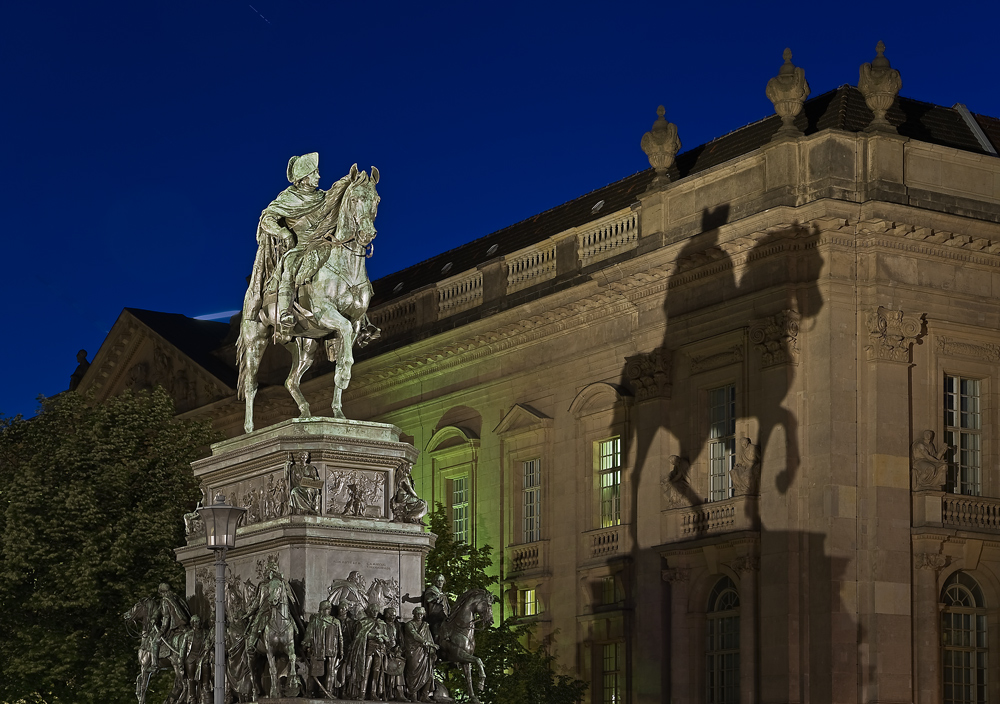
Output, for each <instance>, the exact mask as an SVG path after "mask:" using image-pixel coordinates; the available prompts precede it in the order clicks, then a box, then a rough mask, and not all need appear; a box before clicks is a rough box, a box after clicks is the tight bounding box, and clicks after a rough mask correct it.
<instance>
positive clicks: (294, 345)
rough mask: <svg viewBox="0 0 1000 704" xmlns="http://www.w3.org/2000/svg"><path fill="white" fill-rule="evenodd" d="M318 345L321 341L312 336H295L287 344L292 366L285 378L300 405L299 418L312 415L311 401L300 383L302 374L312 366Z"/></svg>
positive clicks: (286, 347)
mask: <svg viewBox="0 0 1000 704" xmlns="http://www.w3.org/2000/svg"><path fill="white" fill-rule="evenodd" d="M318 346H319V343H318V342H317V341H316V340H313V339H312V338H310V337H295V338H292V341H291V342H289V343H288V344H286V345H285V349H287V350H288V351H289V352H291V354H292V368H291V370H290V371H289V372H288V378H287V379H285V388H286V389H288V393H290V394H291V395H292V398H293V399H294V400H295V405H296V406H298V407H299V418H308V417H310V416H311V415H312V412H311V411H310V410H309V402H308V401H306V397H305V396H303V395H302V390H301V389H300V388H299V384H300V383H301V382H302V375H303V374H305V373H306V371H308V370H309V367H311V366H312V363H313V356H314V355H315V354H316V348H317V347H318Z"/></svg>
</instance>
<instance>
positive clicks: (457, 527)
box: [451, 476, 469, 543]
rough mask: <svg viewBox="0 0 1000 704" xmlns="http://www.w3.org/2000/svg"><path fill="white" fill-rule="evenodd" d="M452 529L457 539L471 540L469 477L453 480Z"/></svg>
mask: <svg viewBox="0 0 1000 704" xmlns="http://www.w3.org/2000/svg"><path fill="white" fill-rule="evenodd" d="M451 530H452V533H453V534H454V536H455V540H456V541H457V542H460V543H467V542H469V477H468V476H462V477H455V478H454V479H452V480H451Z"/></svg>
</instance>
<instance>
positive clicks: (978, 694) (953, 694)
mask: <svg viewBox="0 0 1000 704" xmlns="http://www.w3.org/2000/svg"><path fill="white" fill-rule="evenodd" d="M941 601H942V602H944V610H943V611H942V612H941V640H942V644H943V649H944V653H943V655H944V702H945V704H986V701H987V699H986V697H987V695H986V686H987V679H986V670H987V666H988V662H989V653H988V652H987V646H986V642H987V641H986V600H985V599H983V590H982V589H980V588H979V584H977V583H976V580H974V579H973V578H972V577H970V576H969V575H968V574H966V573H965V572H956V573H955V574H953V575H951V576H950V577H949V578H948V581H947V582H945V585H944V590H943V592H942V594H941Z"/></svg>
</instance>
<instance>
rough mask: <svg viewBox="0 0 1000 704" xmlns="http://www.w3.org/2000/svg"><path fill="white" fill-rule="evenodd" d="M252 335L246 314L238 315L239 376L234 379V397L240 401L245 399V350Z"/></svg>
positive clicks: (237, 358)
mask: <svg viewBox="0 0 1000 704" xmlns="http://www.w3.org/2000/svg"><path fill="white" fill-rule="evenodd" d="M252 336H253V327H252V324H248V321H247V316H246V315H243V316H241V317H240V336H239V339H237V340H236V368H237V369H239V377H238V378H237V380H236V398H237V399H238V400H240V401H243V400H245V399H246V391H245V390H244V389H245V386H246V381H247V373H248V369H247V350H248V349H249V347H250V339H251V337H252Z"/></svg>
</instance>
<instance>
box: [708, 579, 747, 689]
mask: <svg viewBox="0 0 1000 704" xmlns="http://www.w3.org/2000/svg"><path fill="white" fill-rule="evenodd" d="M733 598H735V603H733V601H732V600H733ZM724 599H728V602H724ZM720 606H724V607H725V608H720ZM705 626H706V628H705V689H704V692H705V701H706V702H707V704H739V701H740V677H741V675H740V665H741V663H740V593H739V586H738V585H737V584H736V583H735V582H734V581H733V580H732V579H731V578H730V577H729V576H728V575H723V576H721V577H719V578H718V579H717V580H715V583H714V585H713V587H712V591H711V592H710V593H709V597H708V604H707V608H706V610H705ZM724 627H725V628H727V629H728V630H726V631H725V632H722V629H723V628H724ZM723 636H725V637H727V638H728V639H729V642H727V643H726V644H727V645H728V646H730V647H716V645H717V644H718V642H719V640H720V639H721V638H722V637H723ZM732 663H735V668H733V667H732V666H731V665H732ZM727 665H728V666H727ZM734 671H735V682H727V681H726V679H725V677H724V675H723V681H722V684H720V685H716V684H715V682H716V680H717V678H716V677H715V675H716V673H726V672H728V673H730V674H731V673H733V672H734ZM717 689H722V692H721V693H718V692H717Z"/></svg>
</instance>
